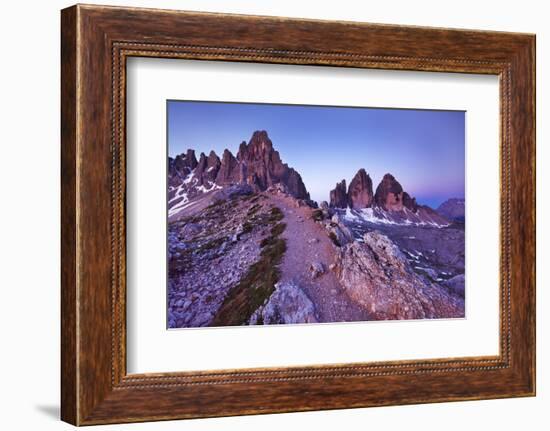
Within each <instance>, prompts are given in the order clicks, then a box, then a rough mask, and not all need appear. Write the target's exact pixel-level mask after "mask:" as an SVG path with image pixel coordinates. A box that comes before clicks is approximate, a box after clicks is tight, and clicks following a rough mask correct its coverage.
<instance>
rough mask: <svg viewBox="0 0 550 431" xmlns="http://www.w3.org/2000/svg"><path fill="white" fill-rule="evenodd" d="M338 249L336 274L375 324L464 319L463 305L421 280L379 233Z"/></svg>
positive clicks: (433, 285) (438, 288)
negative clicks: (400, 321)
mask: <svg viewBox="0 0 550 431" xmlns="http://www.w3.org/2000/svg"><path fill="white" fill-rule="evenodd" d="M363 239H364V243H361V242H358V241H354V242H351V243H349V244H346V245H345V246H343V247H342V248H341V249H340V253H339V255H338V257H337V261H336V268H335V272H336V274H337V276H338V278H339V280H340V283H341V285H342V287H343V288H344V290H346V292H347V294H348V295H349V296H350V298H352V299H353V300H354V301H356V302H357V303H358V304H360V305H361V306H363V307H364V308H365V309H366V310H367V311H368V312H369V313H370V314H371V315H372V318H373V319H375V320H391V319H425V318H452V317H464V301H463V300H462V299H460V298H457V297H456V296H454V295H450V294H449V293H448V292H447V291H446V290H445V289H443V288H441V287H439V286H437V285H435V284H431V283H430V282H428V281H426V280H424V279H423V278H422V277H420V276H419V275H417V274H415V272H414V271H413V270H412V269H411V267H410V265H409V263H408V261H407V259H406V258H405V256H404V255H403V253H402V252H401V251H400V249H399V247H398V246H397V245H396V244H395V243H393V242H392V241H391V240H390V239H389V238H388V237H386V236H385V235H382V234H381V233H379V232H376V231H373V232H368V233H366V234H365V235H364V238H363Z"/></svg>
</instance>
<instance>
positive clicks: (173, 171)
mask: <svg viewBox="0 0 550 431" xmlns="http://www.w3.org/2000/svg"><path fill="white" fill-rule="evenodd" d="M197 163H198V162H197V158H196V157H195V151H193V150H187V153H185V154H180V155H179V156H176V157H175V158H172V157H169V158H168V178H169V182H170V184H169V185H171V186H177V185H178V184H179V183H180V182H181V181H183V179H185V177H186V176H187V175H189V174H190V173H191V171H192V170H193V169H195V168H196V167H197Z"/></svg>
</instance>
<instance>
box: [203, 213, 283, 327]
mask: <svg viewBox="0 0 550 431" xmlns="http://www.w3.org/2000/svg"><path fill="white" fill-rule="evenodd" d="M283 217H284V215H283V213H282V211H281V210H280V209H279V208H276V207H273V208H272V209H271V210H270V213H269V219H268V220H267V221H268V223H269V224H271V225H272V227H271V230H270V236H269V237H267V238H265V239H264V240H263V241H262V242H261V244H260V246H261V247H262V251H261V253H260V260H258V262H256V263H254V264H252V265H251V266H250V268H249V269H248V272H247V273H246V274H245V275H244V277H243V278H242V279H241V280H240V281H239V283H238V284H237V285H236V286H235V287H233V288H232V289H231V290H230V291H229V292H228V294H227V296H226V297H225V300H224V301H223V303H222V305H221V307H220V308H219V310H218V312H217V313H216V315H215V316H214V318H213V319H212V322H211V324H210V325H211V326H237V325H243V324H245V323H247V322H248V321H249V320H250V317H251V316H252V314H253V313H254V311H256V310H257V309H258V307H260V306H261V305H262V304H263V303H264V302H265V300H266V299H267V298H269V297H270V296H271V294H272V293H273V291H274V290H275V283H277V281H278V280H279V278H280V275H281V274H280V269H279V264H280V263H281V261H282V258H283V256H284V254H285V251H286V241H285V240H284V239H283V238H280V235H281V234H282V233H283V232H284V230H285V228H286V224H285V223H278V222H279V221H280V220H281V219H282V218H283ZM257 323H258V324H262V321H261V319H260V320H259V321H258V322H257Z"/></svg>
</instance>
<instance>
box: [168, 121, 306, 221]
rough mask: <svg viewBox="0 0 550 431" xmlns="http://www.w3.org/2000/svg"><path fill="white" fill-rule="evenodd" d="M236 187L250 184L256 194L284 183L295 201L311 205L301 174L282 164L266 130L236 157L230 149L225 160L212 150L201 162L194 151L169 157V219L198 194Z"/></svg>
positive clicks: (253, 137) (251, 140) (254, 137)
mask: <svg viewBox="0 0 550 431" xmlns="http://www.w3.org/2000/svg"><path fill="white" fill-rule="evenodd" d="M235 184H247V185H249V186H250V187H252V189H253V191H255V192H261V191H265V190H266V189H267V188H269V187H271V186H274V185H276V184H282V185H284V186H285V187H286V188H287V190H288V193H289V194H291V195H292V196H294V197H295V198H297V199H303V200H305V201H308V202H310V203H311V201H310V197H309V193H308V191H307V189H306V187H305V185H304V182H303V181H302V177H301V176H300V174H299V173H298V172H297V171H296V170H294V169H293V168H291V167H289V166H288V165H287V164H286V163H283V162H282V160H281V157H280V155H279V152H278V151H276V150H275V149H274V148H273V143H272V142H271V140H270V139H269V136H268V135H267V132H266V131H263V130H262V131H256V132H254V133H253V134H252V137H251V138H250V141H249V142H248V144H247V143H246V142H244V141H243V142H242V143H241V144H240V146H239V150H238V153H237V156H236V157H235V156H234V155H233V154H232V153H231V151H229V150H228V149H225V150H224V152H223V154H222V158H221V159H220V158H219V157H218V155H217V154H216V153H215V152H214V151H211V152H210V153H209V155H208V156H206V155H205V154H204V153H201V154H200V156H199V160H198V161H197V159H196V157H195V152H194V151H193V150H187V152H186V153H185V154H181V155H178V156H176V157H175V158H171V157H169V159H168V208H169V217H174V216H176V215H177V214H178V213H180V212H181V210H183V209H184V208H185V207H186V206H187V205H188V204H189V203H190V201H191V200H193V199H194V198H196V197H197V195H199V194H202V193H208V192H212V191H214V190H219V189H221V188H224V187H227V186H229V185H235Z"/></svg>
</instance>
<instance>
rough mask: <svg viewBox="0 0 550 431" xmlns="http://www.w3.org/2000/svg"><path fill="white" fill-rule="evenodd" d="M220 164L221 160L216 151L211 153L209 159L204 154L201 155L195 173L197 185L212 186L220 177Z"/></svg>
mask: <svg viewBox="0 0 550 431" xmlns="http://www.w3.org/2000/svg"><path fill="white" fill-rule="evenodd" d="M220 164H221V162H220V158H219V157H218V156H217V155H216V153H215V152H214V151H210V154H209V155H208V157H206V155H205V154H204V153H201V154H200V156H199V161H198V163H197V167H196V168H195V170H194V171H193V172H194V176H195V178H196V179H197V184H198V185H206V186H210V185H211V183H212V184H213V183H214V181H215V180H216V176H217V175H218V170H219V169H220Z"/></svg>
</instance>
